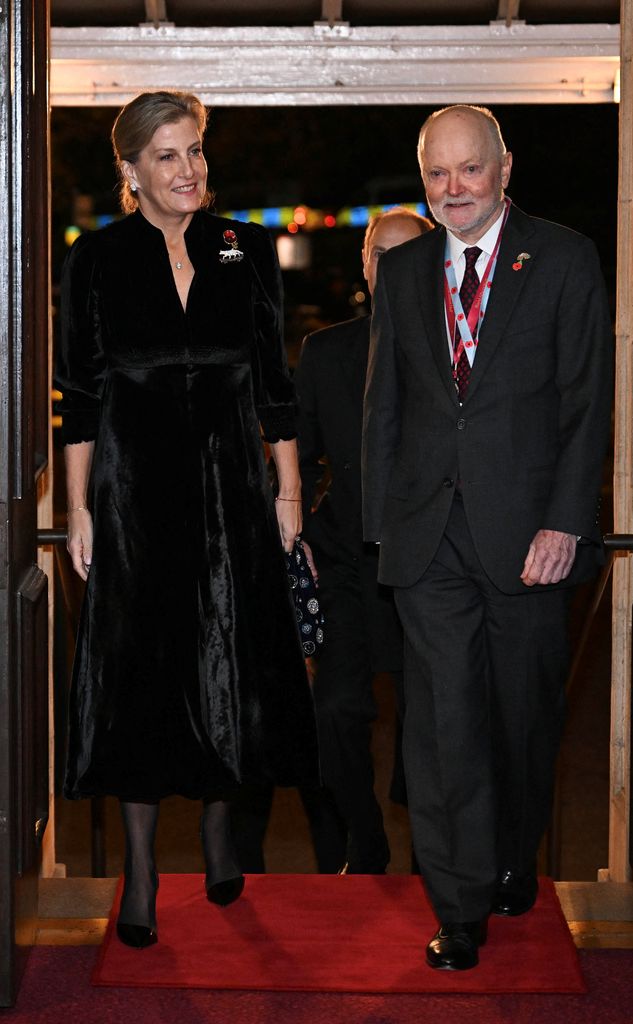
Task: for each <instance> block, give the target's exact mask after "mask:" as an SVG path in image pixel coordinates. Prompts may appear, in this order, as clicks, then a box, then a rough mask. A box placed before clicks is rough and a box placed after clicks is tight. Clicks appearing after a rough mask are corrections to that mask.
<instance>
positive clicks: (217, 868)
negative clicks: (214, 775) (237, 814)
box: [200, 800, 241, 888]
mask: <svg viewBox="0 0 633 1024" xmlns="http://www.w3.org/2000/svg"><path fill="white" fill-rule="evenodd" d="M200 837H201V839H202V852H203V854H204V863H205V866H206V876H205V883H206V886H207V888H208V887H209V886H210V885H215V884H216V883H217V882H226V881H227V880H228V879H229V878H237V877H238V876H239V875H240V874H241V870H240V867H239V864H238V861H237V855H236V853H235V848H234V846H233V840H232V839H231V804H230V803H229V801H228V800H205V801H204V802H203V805H202V820H201V822H200Z"/></svg>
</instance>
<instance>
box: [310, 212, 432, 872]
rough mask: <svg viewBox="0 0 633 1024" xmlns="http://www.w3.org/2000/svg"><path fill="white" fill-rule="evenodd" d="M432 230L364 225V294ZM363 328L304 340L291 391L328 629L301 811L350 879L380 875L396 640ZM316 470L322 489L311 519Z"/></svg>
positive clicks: (380, 220)
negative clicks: (364, 478) (376, 488)
mask: <svg viewBox="0 0 633 1024" xmlns="http://www.w3.org/2000/svg"><path fill="white" fill-rule="evenodd" d="M431 226H432V225H431V224H430V222H429V221H427V220H425V219H424V218H422V217H419V216H418V215H417V214H413V213H411V212H410V211H406V210H403V209H402V208H396V209H394V210H392V211H389V212H388V213H386V214H382V215H379V216H378V217H376V218H373V219H372V221H371V222H370V224H369V226H368V229H367V233H366V236H365V244H364V247H363V263H364V269H365V277H366V278H367V281H368V285H369V290H370V292H373V288H374V284H375V278H376V266H377V262H378V258H379V257H380V255H381V253H382V252H384V251H386V250H387V249H389V248H391V247H392V246H393V245H398V244H401V243H402V242H405V241H407V240H409V239H411V238H414V237H416V236H417V235H419V234H420V233H421V232H422V231H427V230H429V229H430V228H431ZM370 323H371V318H370V317H367V316H366V317H359V318H355V319H354V320H349V321H347V322H346V323H340V324H335V325H334V326H332V327H326V328H325V329H324V330H321V331H317V332H316V333H314V334H311V335H308V337H307V338H306V340H305V342H304V345H303V349H302V352H301V358H300V361H299V365H298V368H297V371H296V375H295V385H296V388H297V395H298V398H299V421H298V422H299V426H298V430H299V452H300V458H299V465H300V471H301V483H302V494H303V499H304V524H303V534H302V535H303V538H304V540H305V541H306V542H307V543H308V544H309V545H310V547H311V549H312V553H313V557H314V562H315V565H316V569H317V572H318V576H319V597H320V601H321V607H322V609H323V613H324V616H325V623H326V624H325V631H326V639H325V642H324V644H323V648H322V649H321V650H320V651H319V652H318V655H317V658H316V664H317V671H316V677H315V680H314V683H313V692H314V698H315V705H316V709H317V722H318V730H319V749H320V758H321V774H322V779H323V783H324V786H325V793H324V794H322V795H321V800H320V804H319V806H318V807H317V806H314V807H313V808H312V811H311V813H310V818H311V824H312V831H313V836H314V840H315V850H316V853H317V859H318V861H319V867H320V869H321V870H323V871H336V870H337V869H340V868H341V867H342V866H343V864H344V863H345V862H347V865H348V866H347V870H348V871H350V872H354V873H367V874H371V873H375V874H379V873H382V872H384V871H385V868H386V866H387V864H388V862H389V856H390V853H389V845H388V842H387V837H386V835H385V831H384V827H383V820H382V813H381V810H380V806H379V804H378V801H377V800H376V796H375V794H374V771H373V764H372V756H371V749H370V745H371V723H372V721H373V720H374V718H375V717H376V705H375V701H374V696H373V692H372V680H373V676H374V673H376V672H392V673H395V674H396V675H397V679H396V685H397V687H398V688H399V690H400V691H401V687H402V676H401V673H402V630H401V627H400V623H399V622H398V618H397V615H396V612H395V608H394V605H393V595H392V593H391V590H388V589H387V588H385V587H380V586H379V585H378V583H377V578H376V577H377V572H378V557H377V551H376V549H375V547H374V546H373V545H372V546H368V545H363V533H362V514H361V474H360V455H361V434H362V419H363V394H364V389H365V376H366V372H367V356H368V352H369V328H370ZM326 460H327V468H328V470H329V474H330V480H329V483H328V486H327V489H326V490H325V493H324V494H323V496H322V497H321V499H320V501H319V502H318V505H317V507H316V509H315V511H314V512H312V513H311V512H310V509H311V508H312V506H313V504H314V502H315V498H316V496H317V492H318V486H319V483H320V481H321V480H322V478H323V477H324V473H326V472H327V470H326V468H325V465H324V463H325V462H326ZM398 753H399V752H398ZM397 756H398V755H397Z"/></svg>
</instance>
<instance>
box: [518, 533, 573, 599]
mask: <svg viewBox="0 0 633 1024" xmlns="http://www.w3.org/2000/svg"><path fill="white" fill-rule="evenodd" d="M575 557H576V538H575V536H574V534H573V533H561V532H560V531H559V530H539V531H538V533H537V534H536V535H535V537H534V540H533V541H532V543H531V544H530V547H529V549H528V553H527V558H526V559H525V564H524V566H523V572H522V573H521V579H522V580H523V582H524V583H525V585H526V587H533V586H534V584H535V583H560V581H561V580H564V579H565V578H566V577H567V576H569V573H570V572H571V567H572V565H573V564H574V558H575Z"/></svg>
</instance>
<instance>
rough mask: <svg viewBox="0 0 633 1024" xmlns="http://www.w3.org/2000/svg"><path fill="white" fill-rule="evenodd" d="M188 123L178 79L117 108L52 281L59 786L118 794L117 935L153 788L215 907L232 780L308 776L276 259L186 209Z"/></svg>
mask: <svg viewBox="0 0 633 1024" xmlns="http://www.w3.org/2000/svg"><path fill="white" fill-rule="evenodd" d="M205 122H206V112H205V109H204V107H203V106H202V104H201V103H200V102H199V100H198V99H197V98H196V97H195V96H190V95H187V94H183V93H168V92H156V93H143V94H141V95H140V96H137V97H136V99H134V100H132V102H131V103H129V104H127V106H125V107H124V108H123V109H122V111H121V112H120V114H119V115H118V117H117V119H116V121H115V124H114V127H113V130H112V141H113V147H114V152H115V157H116V162H117V167H118V172H119V177H120V181H121V199H122V207H123V210H124V212H125V213H127V214H128V216H127V217H125V218H123V219H122V220H121V221H118V222H116V223H114V224H111V225H109V226H108V227H106V228H103V229H102V230H100V231H96V232H92V233H89V234H86V235H83V236H81V237H80V238H79V239H78V240H77V241H76V243H75V244H74V246H73V248H72V250H71V252H70V254H69V256H68V259H67V261H66V265H65V268H64V274H63V280H62V305H61V317H62V344H61V352H60V356H59V361H58V370H57V375H56V376H57V382H58V386H59V387H60V388H61V390H62V391H63V393H64V400H63V441H64V443H65V445H66V447H65V459H66V477H67V491H68V550H69V552H70V554H71V557H72V561H73V566H74V568H75V569H76V571H77V572H78V573H79V575H80V576H81V577H82V579H84V580H87V587H86V594H85V600H84V606H83V610H82V618H81V624H80V628H79V636H78V640H77V651H76V657H75V666H74V672H73V686H72V698H71V715H70V733H69V755H68V767H67V774H66V782H65V794H66V796H68V797H70V798H71V799H76V798H80V797H88V796H96V795H102V794H110V795H114V796H116V797H118V798H119V800H120V802H121V811H122V817H123V822H124V826H125V835H126V858H125V884H124V889H123V895H122V900H121V908H120V913H119V919H118V924H117V931H118V935H119V938H120V939H121V940H122V941H123V942H125V943H127V944H128V945H133V946H147V945H150V944H151V943H153V942H155V941H156V910H155V904H156V890H157V888H158V876H157V873H156V868H155V864H154V834H155V830H156V822H157V818H158V806H159V801H160V800H161V798H162V797H165V796H168V795H170V794H181V795H183V796H186V797H190V798H196V799H197V798H202V800H203V811H202V822H201V836H202V845H203V852H204V857H205V863H206V877H205V885H206V892H207V895H208V898H209V899H210V900H211V901H212V902H214V903H218V904H220V905H226V904H227V903H230V902H232V900H234V899H236V898H237V897H238V896H239V895H240V893H241V891H242V888H243V884H244V880H243V878H242V875H241V871H240V867H239V865H238V863H237V861H236V858H235V854H234V851H233V847H232V843H231V839H230V831H229V826H228V810H229V803H228V801H229V800H230V796H231V792H232V791H233V790H235V788H236V787H237V786H238V785H239V784H240V783H242V782H245V781H259V780H262V779H267V780H274V781H275V782H277V783H279V784H282V785H283V784H285V785H294V784H297V783H308V784H311V783H314V782H316V777H317V753H316V738H315V728H314V721H313V709H312V701H311V696H310V692H309V687H308V683H307V679H306V672H305V666H304V662H303V656H302V651H301V647H300V644H299V639H298V634H297V628H296V623H295V620H294V613H293V610H292V604H291V599H290V594H289V589H288V583H287V578H286V574H285V567H284V559H283V552H282V545H283V548H285V549H286V550H290V549H291V547H292V544H293V542H294V540H295V538H296V536H297V535H298V533H299V531H300V528H301V513H300V509H301V504H300V500H299V499H300V482H299V471H298V465H297V453H296V442H295V441H294V437H295V429H294V395H293V390H292V385H291V382H290V380H289V378H288V373H287V367H286V363H285V355H284V350H283V345H282V340H281V322H280V315H281V314H280V274H279V267H278V264H277V260H276V258H275V255H274V250H273V248H272V245H271V243H270V239H269V237H268V235H267V233H266V231H265V230H264V229H263V228H260V227H258V226H257V225H254V224H248V225H247V224H239V223H237V222H234V221H228V220H224V219H221V218H219V217H215V216H212V215H210V214H209V213H207V212H206V211H205V210H204V209H203V207H204V206H205V205H207V203H208V199H209V197H208V193H207V168H206V164H205V160H204V156H203V153H202V136H203V132H204V128H205ZM260 423H261V426H262V430H263V434H264V437H265V439H266V440H267V441H268V442H269V444H270V448H271V452H272V455H273V458H274V461H275V464H276V469H277V476H278V485H279V492H278V496H277V498H276V499H274V500H273V497H272V495H271V492H270V488H269V485H268V483H267V478H266V473H265V465H264V460H263V453H262V445H261V436H260ZM280 536H281V544H280V540H279V538H280Z"/></svg>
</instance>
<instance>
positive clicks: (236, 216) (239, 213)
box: [231, 210, 250, 224]
mask: <svg viewBox="0 0 633 1024" xmlns="http://www.w3.org/2000/svg"><path fill="white" fill-rule="evenodd" d="M231 217H232V218H233V220H239V221H241V222H242V223H243V224H247V223H248V221H249V220H250V217H249V215H248V210H233V211H232V212H231Z"/></svg>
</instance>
